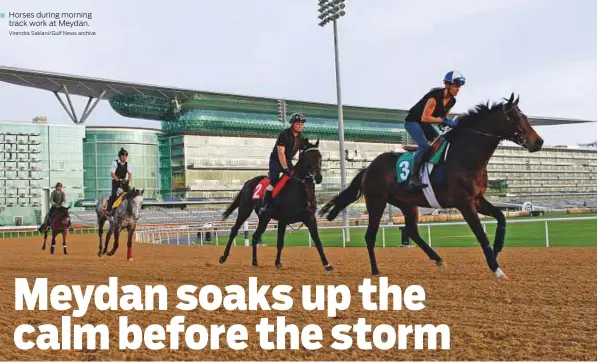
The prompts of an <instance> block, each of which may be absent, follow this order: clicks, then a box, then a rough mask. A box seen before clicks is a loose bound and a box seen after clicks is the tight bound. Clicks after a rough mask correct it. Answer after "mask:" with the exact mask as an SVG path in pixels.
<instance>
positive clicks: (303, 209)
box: [220, 140, 333, 271]
mask: <svg viewBox="0 0 598 362" xmlns="http://www.w3.org/2000/svg"><path fill="white" fill-rule="evenodd" d="M319 143H320V141H319V140H318V141H317V142H316V143H315V144H310V143H309V142H307V143H306V146H305V148H304V149H302V150H301V152H300V153H299V160H298V161H297V164H296V165H295V168H294V174H293V176H292V177H291V178H290V179H289V181H288V182H287V184H286V185H285V187H284V189H283V190H282V191H281V193H280V195H279V196H278V197H277V198H276V199H275V200H274V202H273V203H272V204H271V205H270V206H269V208H268V210H267V211H266V212H264V213H263V214H262V215H261V216H259V214H258V210H259V209H260V207H261V205H262V200H261V199H259V200H254V198H253V195H254V190H255V188H256V186H257V185H258V184H259V183H260V181H262V180H263V179H264V178H265V177H266V176H257V177H255V178H253V179H251V180H249V181H247V182H245V184H244V185H243V188H242V189H241V191H240V192H239V193H238V194H237V197H236V198H235V200H234V201H233V202H232V203H231V204H230V205H229V206H228V208H227V209H226V211H225V212H224V213H223V214H222V217H223V220H226V218H227V217H229V216H230V215H231V214H232V212H233V211H234V210H235V209H237V208H239V212H238V215H237V221H236V222H235V225H234V226H233V227H232V229H231V232H230V236H229V239H228V243H227V244H226V248H225V249H224V254H223V255H222V256H221V257H220V263H221V264H223V263H224V262H226V259H227V258H228V255H229V254H230V247H231V245H232V243H233V240H234V238H235V237H236V236H237V233H238V232H239V228H240V227H241V225H242V224H243V223H244V222H245V220H247V218H249V216H250V215H251V212H252V211H255V212H256V214H258V216H259V225H258V227H257V229H256V230H255V233H254V234H253V237H252V247H253V266H257V247H256V246H257V243H258V241H259V240H260V237H261V235H262V234H263V233H264V231H265V230H266V226H268V223H269V222H270V220H272V219H274V220H278V230H277V231H278V240H277V251H278V252H277V254H276V263H275V265H276V267H277V268H279V269H280V268H281V267H282V264H281V263H280V254H281V252H282V248H283V246H284V233H285V230H286V227H287V225H289V224H292V223H296V222H302V223H304V224H305V225H306V226H307V228H308V229H309V233H310V235H311V237H312V239H313V240H314V243H315V244H316V249H317V250H318V253H319V254H320V259H321V260H322V265H324V267H325V268H326V270H328V271H330V270H333V267H332V265H330V264H329V263H328V259H327V258H326V255H325V254H324V249H323V247H322V242H321V241H320V237H319V235H318V224H317V221H316V216H315V214H316V207H317V205H316V197H315V184H314V182H315V183H317V184H319V183H321V182H322V174H321V167H322V155H321V153H320V151H319V150H318V145H319Z"/></svg>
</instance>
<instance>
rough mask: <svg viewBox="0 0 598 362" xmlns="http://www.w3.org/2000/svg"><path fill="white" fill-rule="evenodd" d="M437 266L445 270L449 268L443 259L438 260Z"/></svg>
mask: <svg viewBox="0 0 598 362" xmlns="http://www.w3.org/2000/svg"><path fill="white" fill-rule="evenodd" d="M436 266H437V267H438V268H439V269H440V270H442V271H445V270H446V269H447V265H446V262H445V261H444V260H442V259H440V260H437V261H436Z"/></svg>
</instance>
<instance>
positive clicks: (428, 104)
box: [405, 71, 465, 189]
mask: <svg viewBox="0 0 598 362" xmlns="http://www.w3.org/2000/svg"><path fill="white" fill-rule="evenodd" d="M464 84H465V77H463V75H462V74H461V73H459V72H457V71H450V72H448V73H447V74H446V75H445V77H444V88H433V89H432V90H430V91H429V92H428V93H426V94H425V95H424V96H423V97H422V98H421V99H420V100H419V101H418V102H417V103H416V104H415V105H414V106H413V107H411V109H410V110H409V113H408V114H407V117H405V130H406V131H407V132H408V133H409V135H410V136H411V138H412V139H413V140H414V141H415V142H416V143H417V146H418V150H417V152H416V154H415V158H414V162H413V169H412V170H411V174H410V175H409V186H410V187H411V188H413V189H423V188H426V187H428V185H426V184H424V183H422V182H421V179H420V177H419V174H420V169H421V165H422V160H423V158H424V156H425V154H426V153H427V152H428V150H429V149H430V144H429V143H428V142H429V141H433V140H434V139H435V138H436V137H438V131H436V129H435V128H434V127H433V126H432V124H444V125H447V126H450V127H454V126H455V125H456V122H455V121H454V120H452V119H449V118H447V116H448V114H449V112H450V110H451V108H453V106H454V105H455V103H456V101H457V100H456V99H455V96H456V95H457V94H458V93H459V89H460V88H461V86H462V85H464Z"/></svg>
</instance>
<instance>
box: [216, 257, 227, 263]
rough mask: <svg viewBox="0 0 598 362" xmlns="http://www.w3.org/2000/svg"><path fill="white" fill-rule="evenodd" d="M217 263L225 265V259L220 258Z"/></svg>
mask: <svg viewBox="0 0 598 362" xmlns="http://www.w3.org/2000/svg"><path fill="white" fill-rule="evenodd" d="M218 261H219V262H220V264H224V263H226V258H225V257H224V256H221V257H220V259H218Z"/></svg>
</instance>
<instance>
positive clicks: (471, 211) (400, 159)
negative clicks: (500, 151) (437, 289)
mask: <svg viewBox="0 0 598 362" xmlns="http://www.w3.org/2000/svg"><path fill="white" fill-rule="evenodd" d="M514 97H515V96H514V94H511V97H510V98H509V99H508V100H506V99H505V101H506V102H502V103H498V104H492V105H488V104H480V105H478V106H476V107H475V108H474V109H473V110H470V111H469V112H468V113H466V114H465V115H463V116H461V117H459V120H458V123H457V124H456V125H455V126H454V127H453V129H451V130H450V131H448V132H447V133H445V134H444V135H442V136H440V137H439V139H437V140H436V141H435V142H434V144H433V147H432V148H431V150H430V152H429V154H428V155H427V157H426V161H425V162H426V165H425V167H422V178H424V179H429V181H428V182H427V183H428V184H429V186H428V187H427V188H424V189H423V190H422V189H412V188H410V187H409V184H408V176H409V171H410V165H412V160H413V157H412V153H405V152H402V153H396V152H387V153H383V154H381V155H379V156H377V157H376V158H375V159H374V160H373V161H372V162H371V163H370V164H369V165H368V167H367V168H365V169H363V170H361V171H360V172H359V173H358V174H357V175H356V176H355V178H354V179H353V180H352V182H351V184H350V185H349V187H347V189H345V190H343V191H342V192H341V193H340V194H339V195H337V196H336V197H335V198H334V199H332V200H331V201H330V202H328V203H327V204H326V205H325V206H324V207H323V208H322V209H321V210H320V213H319V214H320V215H321V216H323V215H326V217H327V219H328V220H333V219H334V218H335V217H336V216H337V215H338V214H339V212H341V211H342V210H343V209H344V208H346V207H347V206H348V205H350V204H351V203H353V202H355V201H357V200H358V199H359V198H360V197H361V196H362V195H364V196H365V202H366V207H367V211H368V214H369V224H368V227H367V231H366V233H365V240H366V244H367V250H368V254H369V258H370V263H371V268H372V274H374V275H378V274H379V270H378V265H377V263H376V255H375V252H374V246H375V243H376V234H377V232H378V228H379V225H380V219H381V218H382V215H383V213H384V209H385V207H386V205H387V203H388V204H391V205H393V206H396V207H398V208H399V209H400V210H401V211H402V212H403V215H404V217H405V227H406V231H407V234H408V236H409V237H410V238H411V239H412V240H413V241H414V242H415V243H416V244H417V245H418V246H419V247H420V248H421V249H422V250H423V251H424V252H425V253H426V255H428V257H429V258H430V259H431V260H433V261H435V262H436V265H438V266H439V267H442V266H443V265H444V261H443V259H442V258H441V257H440V256H439V255H438V254H437V253H436V252H435V251H434V250H433V249H432V248H431V247H430V246H429V245H428V244H427V243H426V242H425V241H424V240H423V239H422V237H421V236H420V235H419V232H418V229H417V222H418V209H417V207H418V206H422V207H435V208H457V209H458V210H459V211H460V212H461V214H462V215H463V217H464V218H465V220H466V221H467V224H468V225H469V227H470V228H471V230H472V231H473V233H474V234H475V236H476V239H477V240H478V242H479V243H480V246H481V247H482V250H483V252H484V255H485V257H486V261H487V263H488V266H489V267H490V269H491V270H492V272H494V273H495V275H496V276H497V277H498V278H505V277H506V275H505V274H504V273H503V272H502V270H501V269H500V267H499V265H498V261H497V259H498V254H499V253H500V252H501V250H502V248H503V245H504V239H505V232H506V220H505V217H504V215H503V213H502V212H501V211H500V210H498V209H497V208H496V207H494V206H493V205H492V204H491V203H490V202H488V200H486V199H485V198H484V192H485V191H486V187H487V184H488V174H487V171H486V166H487V164H488V161H489V160H490V158H491V157H492V154H493V153H494V151H495V150H496V148H497V147H498V144H499V142H501V141H502V140H508V141H512V142H514V143H516V144H518V145H520V146H522V147H524V148H526V149H527V150H528V151H529V152H536V151H539V150H540V149H541V148H542V144H543V143H544V141H543V140H542V138H541V137H540V136H538V134H537V133H536V131H534V129H533V128H532V127H531V125H530V123H529V122H528V119H527V117H526V116H525V114H523V112H522V111H521V110H520V109H519V105H518V104H519V97H518V98H517V99H514ZM434 146H437V147H434ZM430 168H431V169H432V172H431V173H430V172H429V171H428V170H429V169H430ZM478 213H480V214H483V215H487V216H492V217H494V218H495V219H496V220H497V228H496V234H495V238H494V245H493V248H492V247H491V246H490V242H489V240H488V237H487V235H486V233H485V232H484V228H483V227H482V224H481V223H480V219H479V216H478Z"/></svg>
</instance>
